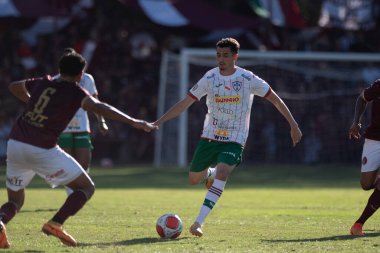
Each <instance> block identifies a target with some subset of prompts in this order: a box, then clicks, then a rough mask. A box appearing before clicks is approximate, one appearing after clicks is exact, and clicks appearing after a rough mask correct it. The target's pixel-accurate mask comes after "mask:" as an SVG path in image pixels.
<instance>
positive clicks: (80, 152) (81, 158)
mask: <svg viewBox="0 0 380 253" xmlns="http://www.w3.org/2000/svg"><path fill="white" fill-rule="evenodd" d="M63 150H64V151H65V152H66V153H68V154H69V155H71V156H72V157H73V158H74V159H75V161H77V162H78V163H79V164H80V165H81V166H82V168H83V169H84V170H85V171H86V172H87V173H89V172H90V163H91V149H89V148H76V149H74V148H64V149H63ZM65 189H66V192H67V195H70V194H72V193H73V190H72V189H71V188H70V187H68V186H65Z"/></svg>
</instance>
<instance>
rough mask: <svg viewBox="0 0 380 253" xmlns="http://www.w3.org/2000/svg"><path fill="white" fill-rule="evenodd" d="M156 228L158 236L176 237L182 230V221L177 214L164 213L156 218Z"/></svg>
mask: <svg viewBox="0 0 380 253" xmlns="http://www.w3.org/2000/svg"><path fill="white" fill-rule="evenodd" d="M156 230H157V233H158V235H159V236H160V237H162V238H165V239H174V238H177V237H178V236H179V235H180V234H181V232H182V221H181V218H179V216H178V215H176V214H173V213H166V214H164V215H162V216H161V217H160V218H158V220H157V222H156Z"/></svg>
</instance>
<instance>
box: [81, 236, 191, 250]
mask: <svg viewBox="0 0 380 253" xmlns="http://www.w3.org/2000/svg"><path fill="white" fill-rule="evenodd" d="M184 239H188V237H180V238H177V239H162V238H157V237H146V238H136V239H131V240H124V241H119V242H105V243H78V246H79V247H94V246H95V247H100V248H102V247H104V248H105V247H109V246H128V245H136V244H151V243H173V242H178V241H180V240H184Z"/></svg>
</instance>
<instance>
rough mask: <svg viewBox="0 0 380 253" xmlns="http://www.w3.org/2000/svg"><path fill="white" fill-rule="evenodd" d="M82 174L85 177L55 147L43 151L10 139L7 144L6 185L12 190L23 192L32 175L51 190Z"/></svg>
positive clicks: (77, 166)
mask: <svg viewBox="0 0 380 253" xmlns="http://www.w3.org/2000/svg"><path fill="white" fill-rule="evenodd" d="M82 173H84V174H85V175H87V173H86V172H85V171H84V169H83V168H82V167H81V166H80V165H79V163H78V162H77V161H75V159H74V158H72V157H71V156H70V155H68V154H67V153H65V152H64V151H63V150H62V149H61V148H60V147H58V146H55V147H54V148H51V149H43V148H39V147H36V146H33V145H29V144H26V143H23V142H19V141H15V140H12V139H10V140H9V141H8V148H7V172H6V179H7V182H6V185H7V188H9V189H11V190H12V191H18V190H20V189H24V188H25V187H26V186H28V184H29V183H30V181H31V180H32V179H33V177H34V175H35V174H37V175H39V176H40V177H42V178H43V179H45V181H46V182H47V183H48V184H50V186H51V187H53V188H55V187H57V186H58V185H66V184H68V183H70V182H72V181H73V180H74V179H76V178H77V177H78V176H79V175H80V174H82ZM87 177H88V175H87ZM88 179H89V180H90V181H91V179H90V177H88Z"/></svg>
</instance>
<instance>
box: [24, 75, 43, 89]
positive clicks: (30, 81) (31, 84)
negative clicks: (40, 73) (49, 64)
mask: <svg viewBox="0 0 380 253" xmlns="http://www.w3.org/2000/svg"><path fill="white" fill-rule="evenodd" d="M42 79H43V78H42V77H38V78H30V79H26V80H25V88H26V90H27V91H28V92H29V93H31V92H32V90H33V88H34V87H35V86H36V84H37V82H38V81H40V80H42Z"/></svg>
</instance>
